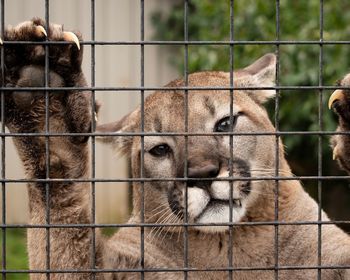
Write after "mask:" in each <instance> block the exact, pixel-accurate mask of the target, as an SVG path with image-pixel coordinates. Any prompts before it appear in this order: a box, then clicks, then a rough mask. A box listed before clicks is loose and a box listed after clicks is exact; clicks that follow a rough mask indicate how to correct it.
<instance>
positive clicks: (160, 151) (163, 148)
mask: <svg viewBox="0 0 350 280" xmlns="http://www.w3.org/2000/svg"><path fill="white" fill-rule="evenodd" d="M170 152H171V148H170V147H169V145H167V144H161V145H158V146H155V147H153V148H152V149H151V150H149V153H150V154H151V155H152V156H155V157H164V156H166V155H168V154H169V153H170Z"/></svg>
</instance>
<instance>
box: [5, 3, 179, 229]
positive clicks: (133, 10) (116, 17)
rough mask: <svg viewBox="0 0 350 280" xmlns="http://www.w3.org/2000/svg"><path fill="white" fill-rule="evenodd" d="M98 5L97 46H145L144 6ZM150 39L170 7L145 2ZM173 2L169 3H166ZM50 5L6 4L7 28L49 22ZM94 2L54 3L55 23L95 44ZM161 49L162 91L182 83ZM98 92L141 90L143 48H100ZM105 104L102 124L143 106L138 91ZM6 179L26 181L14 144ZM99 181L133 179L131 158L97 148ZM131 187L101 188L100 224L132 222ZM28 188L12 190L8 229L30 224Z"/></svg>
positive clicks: (154, 51) (115, 95)
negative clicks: (155, 19)
mask: <svg viewBox="0 0 350 280" xmlns="http://www.w3.org/2000/svg"><path fill="white" fill-rule="evenodd" d="M95 2H96V4H95V5H96V6H95V7H96V15H95V18H96V30H95V38H96V40H103V41H109V40H110V41H112V40H113V41H118V40H119V41H139V40H140V3H139V2H140V1H139V0H103V1H95ZM145 2H146V4H145V37H146V40H147V39H150V38H151V36H152V34H153V30H152V27H151V24H150V21H149V18H150V16H149V15H150V13H152V11H154V10H155V9H157V10H159V9H164V10H166V8H167V5H168V4H169V3H164V2H165V1H161V0H151V1H145ZM166 2H168V1H166ZM44 4H45V1H44V0H31V1H27V0H11V1H5V9H6V10H5V24H6V25H9V24H10V25H16V24H17V23H19V22H21V21H25V20H28V19H31V18H32V17H34V16H39V17H42V18H45V5H44ZM90 4H91V1H90V0H74V1H71V0H51V1H50V21H51V22H55V23H63V24H64V27H65V29H66V30H80V32H81V33H82V34H83V37H84V38H85V39H86V40H90V39H91V10H90V8H91V7H90ZM163 49H164V47H163ZM163 49H162V47H159V46H146V47H145V85H146V86H161V85H164V84H166V83H167V82H168V81H169V80H172V79H174V78H176V77H177V74H176V73H175V72H174V70H172V69H171V68H170V67H169V66H168V65H169V64H168V63H167V61H168V57H167V56H168V51H165V50H163ZM95 50H96V52H95V53H96V73H95V75H96V86H115V87H120V86H140V77H141V75H140V47H139V46H96V48H95ZM90 66H91V49H90V47H89V46H84V63H83V68H84V73H85V74H86V77H87V80H88V81H89V82H90V81H91V67H90ZM96 98H97V99H98V100H100V101H101V102H102V109H101V111H100V112H101V114H100V118H99V121H100V122H102V123H103V122H109V121H113V120H116V119H119V118H120V117H122V116H123V115H124V114H126V113H128V112H129V111H131V110H133V109H134V108H136V106H137V105H138V104H139V103H140V94H139V92H138V91H132V92H126V91H123V92H96ZM6 177H7V178H16V179H19V178H24V173H23V169H22V167H21V164H20V161H19V158H18V156H17V154H16V151H15V150H14V147H13V144H12V140H11V139H9V138H7V141H6ZM96 178H128V164H127V160H126V159H125V158H117V156H115V155H113V152H111V149H110V148H108V147H104V146H101V145H100V144H97V146H96ZM128 190H129V188H128V185H127V184H126V183H103V184H101V183H97V184H96V194H97V196H96V202H97V204H96V205H97V208H96V209H97V221H98V222H103V223H109V222H111V223H112V222H122V221H125V220H126V219H127V217H128V212H129V196H128ZM27 199H28V197H27V189H26V185H25V184H6V201H7V205H6V213H7V217H6V219H7V222H8V223H24V222H27V219H28V203H27Z"/></svg>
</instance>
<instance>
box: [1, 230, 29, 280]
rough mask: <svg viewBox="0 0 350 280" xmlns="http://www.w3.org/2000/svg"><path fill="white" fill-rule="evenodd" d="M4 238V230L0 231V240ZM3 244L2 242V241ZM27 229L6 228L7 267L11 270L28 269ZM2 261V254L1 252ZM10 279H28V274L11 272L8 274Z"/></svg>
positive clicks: (7, 277) (7, 276)
mask: <svg viewBox="0 0 350 280" xmlns="http://www.w3.org/2000/svg"><path fill="white" fill-rule="evenodd" d="M2 239H3V232H2V231H0V240H1V241H2ZM1 244H2V242H1ZM26 247H27V246H26V230H25V229H7V230H6V268H7V269H9V270H23V269H24V270H26V269H28V256H27V248H26ZM0 262H1V263H2V254H0ZM6 279H9V280H26V279H29V275H28V274H19V273H9V274H6Z"/></svg>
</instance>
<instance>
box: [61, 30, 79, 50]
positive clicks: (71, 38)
mask: <svg viewBox="0 0 350 280" xmlns="http://www.w3.org/2000/svg"><path fill="white" fill-rule="evenodd" d="M63 39H64V40H65V41H67V42H73V43H75V45H76V46H77V48H78V50H80V42H79V39H78V37H77V35H75V34H74V33H73V32H63Z"/></svg>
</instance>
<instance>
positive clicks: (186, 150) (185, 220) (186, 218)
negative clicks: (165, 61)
mask: <svg viewBox="0 0 350 280" xmlns="http://www.w3.org/2000/svg"><path fill="white" fill-rule="evenodd" d="M184 42H185V45H184V48H185V53H184V59H185V61H184V81H185V87H186V88H187V87H188V44H187V42H188V0H184ZM184 98H185V100H184V101H185V102H184V112H185V120H184V121H185V162H184V178H185V179H187V178H188V135H187V133H188V90H187V89H185V91H184ZM184 223H185V224H184V236H183V238H184V256H183V257H184V279H185V280H187V278H188V273H187V271H186V270H185V269H187V268H188V226H187V223H188V185H187V182H186V181H185V216H184Z"/></svg>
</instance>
